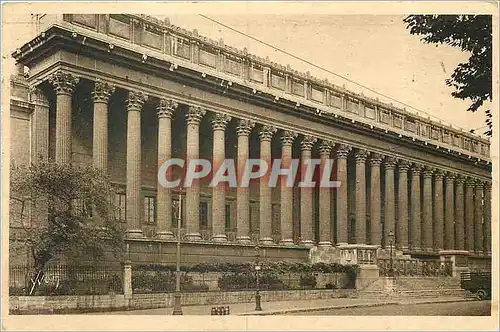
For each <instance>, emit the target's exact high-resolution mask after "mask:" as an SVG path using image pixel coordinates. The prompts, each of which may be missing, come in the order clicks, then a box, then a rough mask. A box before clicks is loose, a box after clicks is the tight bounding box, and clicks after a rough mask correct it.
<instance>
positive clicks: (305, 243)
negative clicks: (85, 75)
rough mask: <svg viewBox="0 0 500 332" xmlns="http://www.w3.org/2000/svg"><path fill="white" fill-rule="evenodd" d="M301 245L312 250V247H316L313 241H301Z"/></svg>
mask: <svg viewBox="0 0 500 332" xmlns="http://www.w3.org/2000/svg"><path fill="white" fill-rule="evenodd" d="M300 245H301V246H304V247H308V248H310V247H313V246H314V242H312V241H311V240H303V241H300Z"/></svg>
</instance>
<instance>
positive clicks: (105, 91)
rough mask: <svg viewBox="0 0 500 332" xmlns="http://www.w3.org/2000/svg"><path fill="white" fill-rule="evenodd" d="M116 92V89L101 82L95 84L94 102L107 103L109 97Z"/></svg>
mask: <svg viewBox="0 0 500 332" xmlns="http://www.w3.org/2000/svg"><path fill="white" fill-rule="evenodd" d="M113 92H115V87H114V86H112V85H110V84H108V83H106V82H101V81H96V82H94V91H92V98H94V102H102V103H107V102H108V101H109V97H110V96H111V95H112V94H113Z"/></svg>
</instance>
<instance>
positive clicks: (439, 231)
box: [433, 170, 444, 251]
mask: <svg viewBox="0 0 500 332" xmlns="http://www.w3.org/2000/svg"><path fill="white" fill-rule="evenodd" d="M443 176H444V173H443V171H441V170H436V172H435V173H434V242H433V249H434V250H435V251H439V250H443V249H444V241H443V240H444V210H443V206H444V196H443Z"/></svg>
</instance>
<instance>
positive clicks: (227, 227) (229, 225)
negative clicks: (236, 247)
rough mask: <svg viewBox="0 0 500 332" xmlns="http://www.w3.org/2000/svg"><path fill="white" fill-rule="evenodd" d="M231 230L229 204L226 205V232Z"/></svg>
mask: <svg viewBox="0 0 500 332" xmlns="http://www.w3.org/2000/svg"><path fill="white" fill-rule="evenodd" d="M230 229H231V204H226V230H230Z"/></svg>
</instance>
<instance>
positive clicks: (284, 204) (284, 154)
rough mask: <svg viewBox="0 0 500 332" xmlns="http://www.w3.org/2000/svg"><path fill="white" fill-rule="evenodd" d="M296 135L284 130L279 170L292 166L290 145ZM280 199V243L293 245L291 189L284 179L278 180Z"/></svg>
mask: <svg viewBox="0 0 500 332" xmlns="http://www.w3.org/2000/svg"><path fill="white" fill-rule="evenodd" d="M296 137H297V133H294V132H293V131H290V130H285V131H284V132H283V135H282V136H281V168H282V169H290V166H291V164H292V144H293V141H294V140H295V138H296ZM280 187H281V198H280V208H281V213H280V225H281V241H280V243H281V244H283V245H293V234H292V232H293V229H292V228H293V216H292V214H293V191H292V190H293V187H289V186H287V184H286V177H283V176H282V177H281V178H280Z"/></svg>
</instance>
